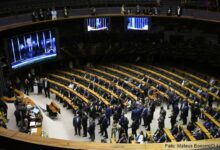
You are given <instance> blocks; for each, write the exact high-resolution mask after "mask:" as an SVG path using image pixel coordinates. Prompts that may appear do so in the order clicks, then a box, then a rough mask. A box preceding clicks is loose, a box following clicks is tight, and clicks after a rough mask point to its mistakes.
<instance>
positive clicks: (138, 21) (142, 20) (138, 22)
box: [127, 17, 149, 30]
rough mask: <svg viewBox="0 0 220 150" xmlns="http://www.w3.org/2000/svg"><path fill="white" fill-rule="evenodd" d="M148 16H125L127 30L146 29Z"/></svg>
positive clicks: (147, 27)
mask: <svg viewBox="0 0 220 150" xmlns="http://www.w3.org/2000/svg"><path fill="white" fill-rule="evenodd" d="M148 29H149V19H148V17H127V30H148Z"/></svg>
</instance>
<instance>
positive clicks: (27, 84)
mask: <svg viewBox="0 0 220 150" xmlns="http://www.w3.org/2000/svg"><path fill="white" fill-rule="evenodd" d="M24 94H26V95H29V81H28V79H27V78H26V79H25V80H24Z"/></svg>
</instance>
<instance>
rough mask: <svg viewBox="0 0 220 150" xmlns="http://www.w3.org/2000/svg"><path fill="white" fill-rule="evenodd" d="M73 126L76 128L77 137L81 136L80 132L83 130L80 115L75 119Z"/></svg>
mask: <svg viewBox="0 0 220 150" xmlns="http://www.w3.org/2000/svg"><path fill="white" fill-rule="evenodd" d="M73 126H74V128H75V135H77V134H78V135H79V136H80V130H81V118H80V116H79V114H78V113H77V114H76V116H75V117H74V118H73Z"/></svg>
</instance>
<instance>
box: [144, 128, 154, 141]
mask: <svg viewBox="0 0 220 150" xmlns="http://www.w3.org/2000/svg"><path fill="white" fill-rule="evenodd" d="M153 136H154V135H153V133H152V132H151V131H148V130H147V131H146V137H147V138H148V139H150V141H152V142H155V141H154V138H153Z"/></svg>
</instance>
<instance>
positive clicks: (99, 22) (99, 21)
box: [86, 18, 109, 31]
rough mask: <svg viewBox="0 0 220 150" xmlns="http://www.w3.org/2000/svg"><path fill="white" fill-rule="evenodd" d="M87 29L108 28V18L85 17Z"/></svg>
mask: <svg viewBox="0 0 220 150" xmlns="http://www.w3.org/2000/svg"><path fill="white" fill-rule="evenodd" d="M86 27H87V31H100V30H109V18H87V19H86Z"/></svg>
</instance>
